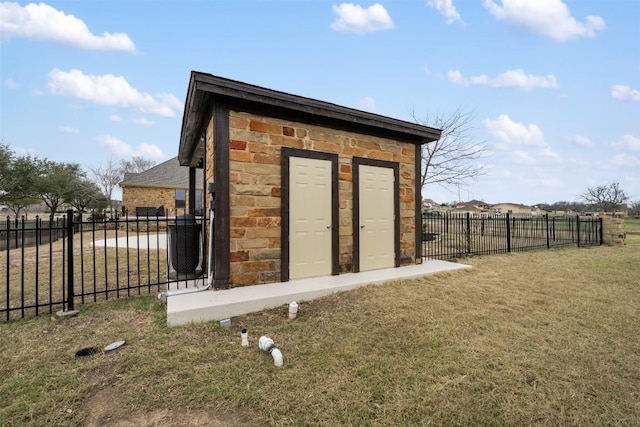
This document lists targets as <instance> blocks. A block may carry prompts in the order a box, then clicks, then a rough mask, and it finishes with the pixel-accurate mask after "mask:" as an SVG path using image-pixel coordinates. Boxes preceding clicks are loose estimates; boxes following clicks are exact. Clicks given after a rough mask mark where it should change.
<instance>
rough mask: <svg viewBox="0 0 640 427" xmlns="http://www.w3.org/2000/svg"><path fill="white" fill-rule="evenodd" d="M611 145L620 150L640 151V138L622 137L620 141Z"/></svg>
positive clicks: (627, 135)
mask: <svg viewBox="0 0 640 427" xmlns="http://www.w3.org/2000/svg"><path fill="white" fill-rule="evenodd" d="M611 145H612V146H613V148H615V149H618V150H631V151H640V138H637V137H635V136H633V135H629V134H626V135H622V136H621V137H620V139H619V140H618V141H616V142H614V143H613V144H611Z"/></svg>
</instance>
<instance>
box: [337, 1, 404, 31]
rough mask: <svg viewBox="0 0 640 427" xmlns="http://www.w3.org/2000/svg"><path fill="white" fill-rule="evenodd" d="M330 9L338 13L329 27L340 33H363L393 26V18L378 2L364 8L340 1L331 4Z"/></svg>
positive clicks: (388, 28)
mask: <svg viewBox="0 0 640 427" xmlns="http://www.w3.org/2000/svg"><path fill="white" fill-rule="evenodd" d="M331 9H332V10H333V13H335V14H336V15H338V18H337V19H336V20H335V21H333V23H332V24H331V28H332V29H333V30H334V31H338V32H340V33H355V34H365V33H371V32H374V31H380V30H390V29H392V28H393V20H392V19H391V17H390V16H389V14H388V13H387V10H386V9H385V8H384V6H382V5H381V4H379V3H376V4H374V5H373V6H369V7H368V8H366V9H363V8H362V7H361V6H359V5H355V4H353V3H342V4H341V5H340V6H331Z"/></svg>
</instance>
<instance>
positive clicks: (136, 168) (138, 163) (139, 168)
mask: <svg viewBox="0 0 640 427" xmlns="http://www.w3.org/2000/svg"><path fill="white" fill-rule="evenodd" d="M155 164H156V162H154V161H153V160H149V159H145V158H144V157H141V156H133V157H132V158H131V160H123V161H122V162H120V167H121V168H122V173H123V174H125V173H140V172H144V171H146V170H147V169H149V168H150V167H152V166H154V165H155Z"/></svg>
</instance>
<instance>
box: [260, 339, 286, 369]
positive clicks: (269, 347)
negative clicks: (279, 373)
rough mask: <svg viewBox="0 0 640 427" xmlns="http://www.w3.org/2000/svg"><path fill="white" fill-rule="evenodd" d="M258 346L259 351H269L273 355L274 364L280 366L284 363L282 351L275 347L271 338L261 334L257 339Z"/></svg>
mask: <svg viewBox="0 0 640 427" xmlns="http://www.w3.org/2000/svg"><path fill="white" fill-rule="evenodd" d="M258 348H259V349H260V350H261V351H267V352H269V353H270V354H271V356H272V357H273V363H274V364H275V365H276V366H282V365H283V364H284V360H283V357H282V352H281V351H280V350H279V349H278V348H277V347H276V345H275V344H274V343H273V340H272V339H271V338H269V337H267V336H264V335H263V336H261V337H260V339H259V340H258Z"/></svg>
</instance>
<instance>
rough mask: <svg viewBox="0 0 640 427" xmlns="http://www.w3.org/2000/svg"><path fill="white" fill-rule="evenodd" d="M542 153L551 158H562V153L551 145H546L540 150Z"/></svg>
mask: <svg viewBox="0 0 640 427" xmlns="http://www.w3.org/2000/svg"><path fill="white" fill-rule="evenodd" d="M540 154H542V155H543V156H544V157H547V158H549V159H553V160H560V155H559V154H558V153H556V152H555V151H553V150H552V149H551V147H544V148H543V149H542V150H540Z"/></svg>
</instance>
